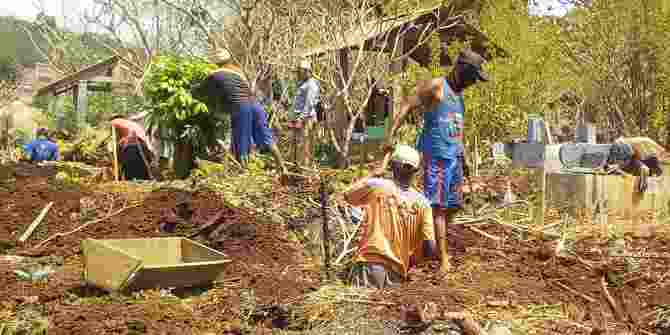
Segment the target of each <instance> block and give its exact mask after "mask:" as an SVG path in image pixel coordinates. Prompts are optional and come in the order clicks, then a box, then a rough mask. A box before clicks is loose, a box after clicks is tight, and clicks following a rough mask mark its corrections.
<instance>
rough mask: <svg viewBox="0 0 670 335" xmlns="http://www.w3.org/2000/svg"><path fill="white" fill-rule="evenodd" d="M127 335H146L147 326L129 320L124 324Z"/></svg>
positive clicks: (140, 322) (137, 321) (138, 321)
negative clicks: (126, 328)
mask: <svg viewBox="0 0 670 335" xmlns="http://www.w3.org/2000/svg"><path fill="white" fill-rule="evenodd" d="M126 326H127V327H128V334H146V332H147V325H145V324H144V322H142V321H140V320H129V321H127V322H126Z"/></svg>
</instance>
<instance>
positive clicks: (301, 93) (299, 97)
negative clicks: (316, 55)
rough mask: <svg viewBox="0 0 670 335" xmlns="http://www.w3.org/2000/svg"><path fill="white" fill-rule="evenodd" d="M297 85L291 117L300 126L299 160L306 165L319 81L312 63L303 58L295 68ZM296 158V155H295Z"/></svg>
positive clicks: (318, 93)
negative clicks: (300, 145)
mask: <svg viewBox="0 0 670 335" xmlns="http://www.w3.org/2000/svg"><path fill="white" fill-rule="evenodd" d="M297 77H298V85H297V91H296V95H295V100H294V102H293V118H294V120H295V121H297V122H298V123H301V127H300V128H298V130H297V134H294V136H297V137H298V138H299V139H300V140H301V141H302V150H301V151H300V152H299V155H300V158H299V162H298V163H300V164H303V165H308V164H309V163H310V161H311V156H312V145H313V142H314V132H313V127H314V125H315V122H316V117H317V108H318V105H319V100H320V88H319V82H318V81H317V80H316V79H315V78H313V77H312V63H311V62H310V61H309V60H307V59H304V60H302V61H301V62H300V64H299V65H298V69H297ZM296 158H298V157H296Z"/></svg>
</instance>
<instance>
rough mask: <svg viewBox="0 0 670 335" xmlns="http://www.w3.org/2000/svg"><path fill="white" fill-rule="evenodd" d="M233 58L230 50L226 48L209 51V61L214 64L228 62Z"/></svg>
mask: <svg viewBox="0 0 670 335" xmlns="http://www.w3.org/2000/svg"><path fill="white" fill-rule="evenodd" d="M231 58H232V57H231V55H230V52H229V51H228V50H226V49H215V50H212V51H211V52H210V53H209V61H210V62H212V63H214V64H220V63H226V62H228V61H230V59H231Z"/></svg>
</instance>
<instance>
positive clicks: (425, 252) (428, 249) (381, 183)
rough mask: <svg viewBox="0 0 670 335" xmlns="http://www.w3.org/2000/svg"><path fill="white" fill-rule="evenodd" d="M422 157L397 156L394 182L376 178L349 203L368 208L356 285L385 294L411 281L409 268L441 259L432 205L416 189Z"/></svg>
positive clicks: (349, 195) (402, 151)
mask: <svg viewBox="0 0 670 335" xmlns="http://www.w3.org/2000/svg"><path fill="white" fill-rule="evenodd" d="M419 162H420V158H419V153H418V152H417V151H416V150H414V149H413V148H412V147H410V146H407V145H398V146H396V148H395V150H394V151H393V154H392V155H391V170H392V172H393V179H392V180H389V179H382V178H375V177H374V176H379V175H381V174H382V173H383V171H384V170H383V169H384V167H382V168H381V169H380V170H379V171H377V172H376V173H373V177H369V178H364V179H363V180H360V181H358V182H356V183H355V184H354V185H352V186H351V188H350V189H349V190H348V191H347V192H346V194H345V199H346V200H347V201H348V202H349V203H350V204H351V205H353V206H359V207H365V209H366V214H367V215H366V216H367V219H366V221H365V222H364V223H363V226H362V227H361V231H362V237H361V240H360V242H359V246H358V254H357V255H356V258H355V262H356V263H357V266H356V268H355V269H354V277H353V283H354V285H357V286H372V287H377V288H384V287H386V286H393V285H396V284H398V283H399V282H400V281H401V280H404V279H406V278H407V274H408V271H409V268H410V267H411V266H413V265H415V264H418V263H419V262H421V261H422V260H424V259H426V258H429V257H433V256H434V255H436V244H435V232H434V228H433V214H432V208H431V204H430V201H428V199H426V197H424V196H423V195H422V194H421V193H419V192H417V191H416V190H414V189H413V188H412V187H411V184H412V181H413V179H414V176H415V174H416V172H417V171H418V169H419Z"/></svg>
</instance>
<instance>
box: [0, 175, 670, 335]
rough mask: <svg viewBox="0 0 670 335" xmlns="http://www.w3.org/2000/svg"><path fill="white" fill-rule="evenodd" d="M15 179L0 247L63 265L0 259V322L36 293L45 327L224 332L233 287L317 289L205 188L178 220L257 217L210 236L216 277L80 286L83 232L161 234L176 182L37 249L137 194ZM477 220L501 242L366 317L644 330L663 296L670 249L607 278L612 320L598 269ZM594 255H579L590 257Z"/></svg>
mask: <svg viewBox="0 0 670 335" xmlns="http://www.w3.org/2000/svg"><path fill="white" fill-rule="evenodd" d="M15 184H16V185H15V186H16V187H15V188H14V189H13V190H6V191H0V197H2V199H3V202H2V204H1V205H0V242H2V245H0V246H2V247H3V248H4V249H6V250H5V251H4V252H2V251H1V250H0V254H5V255H6V254H10V255H19V256H30V257H39V256H42V257H43V256H59V257H62V262H63V265H62V266H56V269H57V270H56V272H55V273H52V274H51V275H49V276H48V277H47V279H46V280H45V281H41V282H30V281H25V280H21V279H19V278H18V277H17V275H16V274H15V273H14V270H16V269H17V268H18V265H17V264H15V263H13V262H11V261H8V262H6V263H4V264H0V297H3V298H2V305H0V321H2V318H3V317H5V315H6V314H1V313H2V312H7V311H9V313H10V314H11V312H12V311H14V312H15V311H16V310H17V309H18V308H20V306H25V305H30V304H35V303H38V304H41V305H43V306H46V308H45V311H44V313H45V316H46V317H47V318H48V319H49V321H50V326H49V334H140V333H147V334H183V333H186V334H190V333H193V334H204V333H206V332H212V333H216V334H221V333H223V332H224V331H225V330H226V329H227V328H230V327H231V325H233V326H234V324H235V323H236V322H239V321H238V320H239V318H240V309H241V307H240V301H239V293H240V291H241V290H242V289H245V288H251V289H253V291H254V294H255V296H256V299H257V302H258V303H260V304H273V303H291V302H296V301H299V300H300V298H301V297H302V296H303V295H304V294H306V293H308V292H312V291H314V290H316V289H318V287H319V276H320V274H319V272H318V267H315V266H314V265H313V264H312V262H311V261H310V260H309V259H306V258H305V257H304V256H303V251H302V248H301V246H300V245H299V244H298V243H297V242H293V241H291V240H289V239H288V238H287V236H288V234H287V231H286V228H285V227H281V226H280V225H278V224H273V223H269V222H267V223H266V221H262V222H263V223H259V222H261V221H258V220H256V216H255V214H254V213H252V211H250V210H244V209H238V208H226V207H225V206H224V205H223V201H222V199H221V198H220V197H219V196H218V195H215V194H211V193H196V194H193V196H192V207H193V208H194V209H196V212H195V214H194V219H193V220H192V223H193V225H194V227H186V228H187V230H188V229H195V228H196V226H197V224H198V223H202V222H205V221H206V218H208V217H210V216H212V215H214V214H215V213H217V212H218V211H221V210H224V211H225V213H224V215H223V218H222V221H223V222H224V223H226V224H227V223H248V224H251V225H256V238H255V239H251V240H242V239H241V240H228V241H226V242H224V243H222V244H219V245H217V246H216V247H217V248H218V249H219V250H221V251H223V252H224V253H225V254H226V255H227V256H228V258H230V259H231V260H232V263H231V264H230V265H229V266H228V267H227V268H226V271H225V274H226V281H225V283H223V284H222V285H218V286H216V287H215V288H211V289H209V290H206V291H204V293H203V294H201V295H194V296H192V297H190V298H188V299H184V300H180V299H166V298H164V297H163V298H162V297H161V296H160V294H159V293H158V292H153V293H152V292H148V293H147V294H146V296H144V297H143V298H129V297H121V296H116V295H110V294H106V293H104V292H101V291H98V290H96V289H92V288H88V287H85V286H84V285H83V282H82V260H81V250H80V243H81V241H82V239H85V238H137V237H159V236H165V234H163V233H160V232H159V230H158V226H159V221H160V219H161V215H162V213H163V212H164V211H166V210H170V209H173V208H175V206H176V203H177V198H178V192H176V191H171V190H159V191H154V192H149V193H147V194H145V195H144V196H143V201H142V202H141V205H140V206H139V207H135V208H130V209H128V210H126V211H124V212H122V213H120V214H118V215H116V216H113V217H111V218H109V219H108V220H104V221H102V222H99V223H97V224H93V225H91V226H89V227H87V228H86V229H83V230H82V231H80V232H76V233H73V234H70V235H67V236H63V237H60V238H57V239H55V240H53V241H52V242H50V243H48V244H46V245H44V246H43V247H41V248H35V246H36V245H37V244H38V243H40V242H41V241H43V240H44V239H46V238H47V237H49V236H51V235H53V234H55V233H59V232H60V233H62V232H67V231H70V230H72V229H75V228H77V227H78V226H80V225H81V224H82V221H83V220H82V218H81V216H82V215H86V214H85V213H86V211H87V208H93V209H95V210H97V212H98V213H106V212H108V211H109V210H110V208H113V209H118V208H121V207H122V206H124V204H128V203H132V199H133V198H134V197H137V194H136V193H137V192H134V191H133V189H132V188H131V187H128V189H127V190H125V191H124V190H119V189H114V190H112V191H103V190H102V189H103V188H101V187H99V186H98V187H96V186H91V187H90V188H89V189H86V188H82V189H78V190H62V189H55V188H53V187H52V186H51V185H50V183H49V174H46V175H44V174H40V173H35V174H33V175H31V176H16V178H15ZM524 187H525V186H524ZM50 201H54V206H53V207H52V209H51V210H50V211H49V213H48V215H47V217H46V218H45V220H44V221H43V222H42V223H41V224H40V226H39V227H38V229H37V230H36V231H35V232H34V233H33V234H32V236H31V237H30V238H29V239H28V241H27V242H26V243H24V244H23V245H17V244H16V242H14V241H16V240H17V239H18V236H20V235H21V234H22V233H23V231H24V230H25V229H26V227H27V226H28V225H30V223H31V222H32V220H33V219H34V218H35V217H36V216H37V215H38V213H39V212H40V211H41V209H42V208H43V207H44V206H45V205H46V204H47V203H48V202H50ZM82 207H85V208H84V209H82ZM82 213H83V214H82ZM98 215H100V214H98ZM480 228H481V229H483V230H485V231H486V232H487V233H488V234H491V235H494V236H497V237H499V238H500V239H502V242H500V241H493V240H492V239H489V238H486V237H483V236H482V235H479V234H476V233H473V232H470V231H468V233H467V235H466V237H467V245H468V248H469V252H468V255H467V256H466V258H465V259H464V261H463V264H462V265H460V266H459V267H458V268H456V269H454V270H453V271H452V272H451V273H450V274H448V275H447V276H446V277H443V276H440V275H438V274H437V273H435V272H434V271H433V270H432V269H431V268H429V267H422V268H419V269H416V270H413V272H412V274H411V277H410V278H411V280H410V281H409V282H408V283H405V284H403V286H402V287H401V288H395V289H389V290H383V291H379V292H377V293H376V294H374V295H373V296H371V297H369V300H370V308H371V312H372V313H370V317H371V318H384V319H398V318H400V314H399V312H400V308H399V307H400V305H402V304H415V303H418V304H425V303H428V302H434V303H436V304H437V305H438V306H440V307H441V309H442V310H445V311H469V312H471V313H473V314H474V315H476V316H477V317H479V318H489V319H490V318H496V319H505V320H513V319H519V318H524V317H526V318H531V317H532V315H530V314H528V313H527V309H526V307H527V306H539V305H558V306H560V310H561V311H562V314H563V316H564V317H563V318H559V319H556V320H539V321H535V322H536V323H538V322H539V324H540V326H539V329H542V331H540V332H537V334H597V333H598V330H599V329H601V330H605V329H609V330H610V331H617V332H616V333H620V331H625V330H628V329H629V328H628V327H630V326H631V325H637V326H638V327H639V329H643V330H646V331H648V332H651V333H653V329H652V327H651V326H650V323H651V322H652V321H653V320H654V317H655V315H656V314H655V313H654V308H655V307H656V306H661V305H666V304H670V279H669V278H667V277H668V276H667V273H668V268H669V267H668V266H669V265H670V256H668V257H667V258H644V259H641V260H640V266H639V269H638V270H637V271H635V272H633V273H629V274H626V276H625V277H624V278H623V279H622V282H623V285H621V287H618V288H614V287H609V288H608V290H609V293H610V294H611V295H612V296H613V298H614V300H615V301H616V303H617V304H618V305H619V306H620V308H621V310H622V311H623V314H624V315H623V320H621V319H620V318H619V319H618V318H616V317H615V316H614V313H613V311H612V309H611V308H610V305H609V304H608V301H607V299H606V297H605V295H604V294H603V293H602V290H601V285H600V280H601V277H602V275H601V274H600V273H599V272H598V271H596V270H593V269H589V268H587V267H586V266H585V265H583V264H582V263H580V262H577V261H570V260H566V259H561V258H556V257H551V256H547V253H546V252H545V251H546V250H545V249H546V248H545V244H546V243H545V242H544V241H541V240H539V241H538V240H533V239H532V238H531V239H529V240H528V241H519V240H518V239H516V238H513V237H512V232H511V231H510V230H509V229H504V228H502V227H485V226H484V227H480ZM631 243H632V247H633V248H636V247H637V248H642V247H644V248H646V250H649V251H653V252H655V253H657V254H661V253H666V255H667V254H670V250H668V249H670V244H669V243H668V239H667V238H666V237H664V236H656V237H655V238H647V239H631ZM593 246H597V242H595V241H580V242H579V243H578V245H577V250H578V253H582V252H583V254H589V253H587V252H586V250H588V249H589V248H591V247H593ZM549 254H551V253H549ZM589 255H591V254H589ZM598 257H599V256H597V255H591V257H590V258H589V257H584V258H585V260H586V261H591V262H596V261H598V260H599V258H598ZM0 262H2V261H0ZM566 288H567V289H566ZM536 329H538V328H537V327H536Z"/></svg>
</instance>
